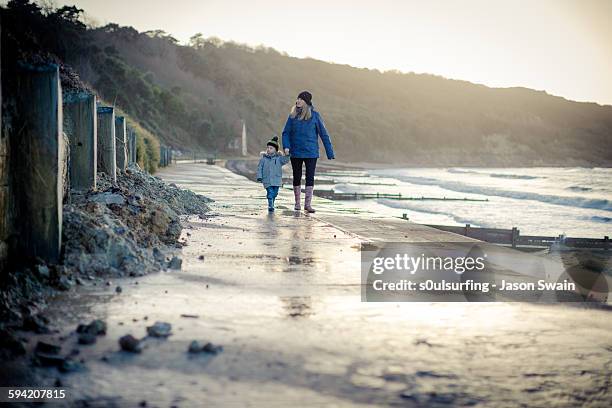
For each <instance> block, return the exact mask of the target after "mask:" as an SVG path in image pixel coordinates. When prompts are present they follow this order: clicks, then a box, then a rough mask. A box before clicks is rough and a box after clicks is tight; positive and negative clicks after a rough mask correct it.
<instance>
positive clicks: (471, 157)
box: [2, 0, 612, 166]
mask: <svg viewBox="0 0 612 408" xmlns="http://www.w3.org/2000/svg"><path fill="white" fill-rule="evenodd" d="M80 18H81V13H80V11H79V10H78V9H76V8H69V7H64V8H62V9H60V10H56V11H47V12H46V13H43V12H42V11H41V10H40V9H38V8H37V7H36V6H33V5H32V4H30V3H29V2H27V1H25V0H19V1H15V0H13V1H10V2H9V3H8V5H7V7H6V8H4V9H2V25H3V27H2V36H3V50H2V52H3V64H4V61H6V59H5V58H6V57H9V58H10V57H11V55H10V48H11V44H19V47H16V46H15V47H14V48H18V49H28V50H34V51H36V52H40V51H45V52H50V53H52V54H54V55H57V56H58V57H59V58H60V59H62V60H63V61H65V62H66V63H67V64H69V65H70V66H72V67H73V68H74V70H76V72H78V74H79V75H80V77H81V78H82V79H83V80H84V81H86V82H87V83H89V84H90V85H91V86H92V87H93V88H95V89H96V90H97V91H98V92H99V93H100V95H101V96H102V97H103V98H104V99H106V100H109V101H115V103H116V104H117V105H118V106H119V107H121V108H122V109H123V110H125V111H126V112H127V113H128V114H130V115H131V116H133V117H136V118H139V119H140V121H141V125H142V126H143V127H144V128H146V129H148V130H149V131H151V132H152V133H154V134H156V135H157V136H159V137H160V139H161V140H162V141H164V142H165V143H168V144H170V145H172V146H173V147H174V148H177V149H181V150H206V151H219V152H226V153H232V152H236V150H232V148H231V147H230V146H231V141H232V140H233V139H234V138H236V137H238V136H239V134H240V129H241V119H244V120H246V123H247V127H248V130H249V145H248V148H249V151H250V152H252V153H256V152H258V151H259V150H261V146H262V145H263V144H265V140H267V139H269V138H270V136H272V135H273V134H279V133H280V131H281V130H282V126H283V124H284V122H285V119H286V116H287V114H288V111H289V108H290V106H291V104H292V103H293V101H294V98H295V96H296V95H297V94H298V92H299V91H301V90H303V89H308V90H310V91H311V92H312V93H313V94H314V99H313V101H314V103H315V106H316V107H317V108H318V109H319V110H320V111H321V113H322V115H323V118H324V120H325V122H326V125H327V127H328V130H329V132H330V134H331V135H332V140H333V142H334V145H335V150H336V152H337V157H338V158H339V159H340V160H358V161H390V162H391V161H392V162H393V163H394V164H398V163H405V164H411V165H424V166H446V165H448V166H458V165H475V166H479V165H480V166H518V165H561V166H568V165H585V166H610V165H612V106H600V105H598V104H594V103H578V102H572V101H568V100H566V99H563V98H560V97H556V96H552V95H548V94H546V93H545V92H539V91H534V90H530V89H525V88H508V89H496V88H489V87H486V86H483V85H477V84H472V83H469V82H465V81H457V80H449V79H445V78H442V77H438V76H432V75H423V74H413V73H408V74H403V73H397V72H384V73H381V72H379V71H376V70H367V69H357V68H353V67H350V66H347V65H339V64H331V63H326V62H322V61H317V60H313V59H298V58H293V57H290V56H287V55H284V54H281V53H279V52H277V51H275V50H272V49H268V48H263V47H260V48H257V49H253V48H249V47H246V46H243V45H239V44H235V43H223V42H221V41H218V40H216V39H205V38H202V36H198V35H196V36H194V37H193V38H192V42H191V44H190V46H181V45H179V44H177V42H176V40H174V39H173V38H172V37H170V36H169V35H167V34H166V33H164V32H163V31H154V32H147V33H139V32H138V31H136V30H135V29H133V28H131V27H120V26H118V25H115V24H109V25H107V26H104V27H99V28H88V27H86V26H85V25H84V24H82V23H81V22H80ZM6 44H8V45H9V51H8V52H7V51H5V49H6Z"/></svg>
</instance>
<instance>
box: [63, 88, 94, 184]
mask: <svg viewBox="0 0 612 408" xmlns="http://www.w3.org/2000/svg"><path fill="white" fill-rule="evenodd" d="M63 105H64V106H63V111H64V121H63V125H64V133H66V134H67V135H68V139H69V140H70V168H69V170H68V171H69V173H70V186H71V188H74V189H77V190H89V189H94V190H95V188H96V172H97V159H98V158H97V143H98V142H97V135H98V129H97V115H96V96H95V95H94V94H92V93H89V92H82V91H80V92H66V93H65V94H64V100H63Z"/></svg>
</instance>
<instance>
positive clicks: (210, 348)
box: [202, 343, 223, 354]
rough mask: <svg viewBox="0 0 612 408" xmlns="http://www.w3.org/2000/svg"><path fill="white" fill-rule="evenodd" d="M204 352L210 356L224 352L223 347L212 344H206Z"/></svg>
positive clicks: (203, 348)
mask: <svg viewBox="0 0 612 408" xmlns="http://www.w3.org/2000/svg"><path fill="white" fill-rule="evenodd" d="M202 351H203V352H205V353H210V354H217V353H220V352H221V351H223V346H215V345H214V344H212V343H206V344H205V345H204V347H202Z"/></svg>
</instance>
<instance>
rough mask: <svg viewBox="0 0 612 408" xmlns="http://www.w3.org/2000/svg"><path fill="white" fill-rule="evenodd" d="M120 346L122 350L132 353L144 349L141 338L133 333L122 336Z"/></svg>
mask: <svg viewBox="0 0 612 408" xmlns="http://www.w3.org/2000/svg"><path fill="white" fill-rule="evenodd" d="M119 346H121V350H123V351H129V352H130V353H140V352H141V351H142V345H141V344H140V340H138V339H137V338H136V337H134V336H132V335H131V334H127V335H125V336H123V337H121V338H120V339H119Z"/></svg>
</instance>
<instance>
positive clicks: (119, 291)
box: [115, 286, 123, 293]
mask: <svg viewBox="0 0 612 408" xmlns="http://www.w3.org/2000/svg"><path fill="white" fill-rule="evenodd" d="M115 292H117V293H121V292H123V289H122V288H121V286H117V287H116V288H115Z"/></svg>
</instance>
